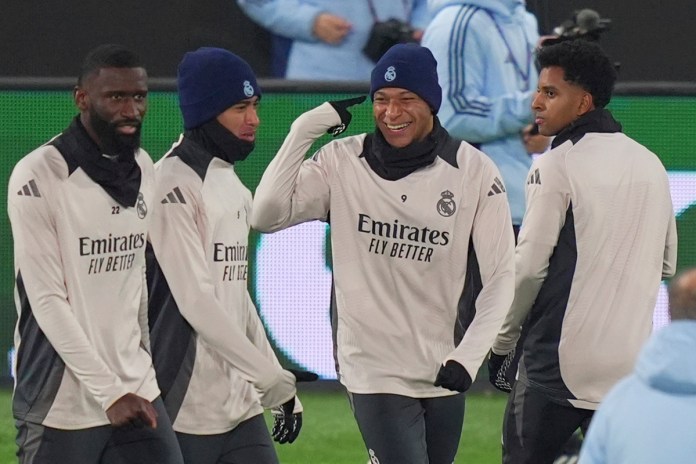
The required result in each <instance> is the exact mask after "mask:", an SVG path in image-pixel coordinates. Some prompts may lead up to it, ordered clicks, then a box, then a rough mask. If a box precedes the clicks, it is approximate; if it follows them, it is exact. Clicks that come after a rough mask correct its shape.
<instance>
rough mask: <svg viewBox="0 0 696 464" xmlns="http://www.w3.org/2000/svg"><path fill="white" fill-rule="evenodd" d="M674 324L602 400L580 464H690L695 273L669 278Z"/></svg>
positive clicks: (694, 413) (695, 420)
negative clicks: (658, 463) (675, 463)
mask: <svg viewBox="0 0 696 464" xmlns="http://www.w3.org/2000/svg"><path fill="white" fill-rule="evenodd" d="M669 303H670V311H669V312H670V316H671V319H672V323H671V324H669V325H668V326H667V327H664V328H662V329H660V330H659V331H658V332H657V333H655V334H654V335H653V336H652V337H651V339H650V340H649V341H648V343H647V344H646V346H645V347H644V348H643V349H642V350H641V353H640V355H639V356H638V361H637V362H636V367H635V369H634V370H633V372H632V373H631V375H629V376H628V377H627V378H625V379H623V380H622V381H621V382H619V383H618V384H617V385H616V386H615V387H614V388H612V390H611V391H610V392H609V394H608V395H607V397H606V398H605V399H604V401H602V404H601V405H600V407H599V409H598V410H597V413H596V414H595V416H594V417H593V418H592V423H591V424H590V429H589V431H588V433H587V438H586V439H585V441H584V444H583V448H582V450H581V452H580V464H605V463H612V464H629V463H630V464H642V463H645V464H647V463H655V462H689V461H691V460H693V457H694V456H695V455H696V444H695V443H694V441H693V440H692V431H693V430H694V426H696V361H694V358H693V357H692V356H689V355H688V353H693V352H694V350H696V269H689V270H686V271H684V272H682V273H681V274H680V275H678V276H677V277H675V278H674V279H672V282H671V284H670V287H669Z"/></svg>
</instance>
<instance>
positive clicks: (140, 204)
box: [135, 192, 147, 219]
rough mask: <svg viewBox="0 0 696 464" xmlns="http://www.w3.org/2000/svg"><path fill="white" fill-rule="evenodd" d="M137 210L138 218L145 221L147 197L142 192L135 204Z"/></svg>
mask: <svg viewBox="0 0 696 464" xmlns="http://www.w3.org/2000/svg"><path fill="white" fill-rule="evenodd" d="M135 210H136V211H137V212H138V217H139V218H140V219H145V216H147V205H146V204H145V197H144V196H143V193H142V192H139V193H138V201H137V202H136V203H135Z"/></svg>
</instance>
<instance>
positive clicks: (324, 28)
mask: <svg viewBox="0 0 696 464" xmlns="http://www.w3.org/2000/svg"><path fill="white" fill-rule="evenodd" d="M352 28H353V26H352V25H351V24H350V23H349V22H348V21H346V20H345V19H343V18H341V17H340V16H336V15H332V14H329V13H320V14H318V15H317V17H316V19H315V20H314V25H313V26H312V32H313V33H314V36H315V37H316V38H318V39H319V40H321V41H322V42H325V43H327V44H331V45H338V44H340V43H341V42H343V39H345V37H346V35H348V33H349V32H350V30H351V29H352Z"/></svg>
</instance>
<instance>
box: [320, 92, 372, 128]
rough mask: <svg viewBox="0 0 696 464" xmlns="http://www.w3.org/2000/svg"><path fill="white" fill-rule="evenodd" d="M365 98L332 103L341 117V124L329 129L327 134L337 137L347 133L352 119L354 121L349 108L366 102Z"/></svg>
mask: <svg viewBox="0 0 696 464" xmlns="http://www.w3.org/2000/svg"><path fill="white" fill-rule="evenodd" d="M365 98H366V97H365V96H364V95H363V96H360V97H355V98H347V99H345V100H334V101H330V102H329V104H330V105H331V106H333V108H334V109H335V110H336V112H337V113H338V115H339V116H340V117H341V124H339V125H337V126H332V127H329V128H328V129H327V130H326V132H327V133H329V134H331V135H333V136H334V137H336V136H337V135H339V134H341V133H342V132H343V131H345V130H346V129H347V128H348V124H350V121H351V119H353V115H352V114H350V112H349V111H348V108H349V107H351V106H353V105H359V104H360V103H362V102H364V101H365Z"/></svg>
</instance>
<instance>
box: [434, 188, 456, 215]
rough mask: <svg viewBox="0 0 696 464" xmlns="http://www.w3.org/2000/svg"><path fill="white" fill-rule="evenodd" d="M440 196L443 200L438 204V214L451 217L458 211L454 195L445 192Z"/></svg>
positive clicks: (447, 191)
mask: <svg viewBox="0 0 696 464" xmlns="http://www.w3.org/2000/svg"><path fill="white" fill-rule="evenodd" d="M440 195H442V198H440V200H438V202H437V212H438V213H440V215H442V216H444V217H450V216H452V215H453V214H454V212H455V211H457V204H456V203H455V202H454V194H453V193H452V192H450V191H449V190H445V191H444V192H442V193H441V194H440Z"/></svg>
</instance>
